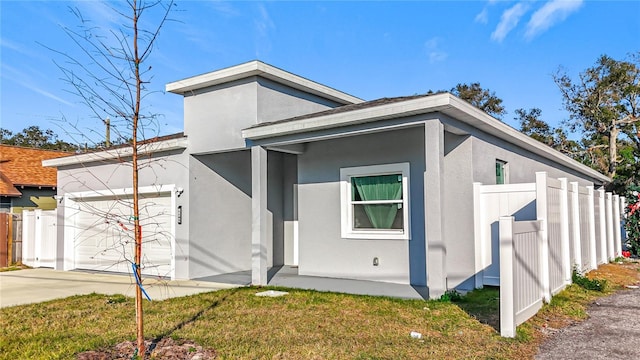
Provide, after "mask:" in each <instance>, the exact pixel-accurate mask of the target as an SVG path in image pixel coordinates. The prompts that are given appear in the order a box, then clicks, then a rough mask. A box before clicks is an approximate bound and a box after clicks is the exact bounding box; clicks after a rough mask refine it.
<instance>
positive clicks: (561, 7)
mask: <svg viewBox="0 0 640 360" xmlns="http://www.w3.org/2000/svg"><path fill="white" fill-rule="evenodd" d="M582 3H583V1H582V0H551V1H548V2H547V3H546V4H544V6H542V7H541V8H540V9H538V10H537V11H536V12H534V13H533V15H531V19H529V23H527V30H526V32H525V38H527V39H532V38H533V37H535V36H536V35H538V34H540V33H542V32H544V31H546V30H548V29H549V28H550V27H552V26H553V25H555V24H557V23H559V22H562V21H564V20H565V19H566V18H567V17H568V16H569V15H570V14H571V13H573V12H575V11H577V10H578V9H580V7H581V6H582Z"/></svg>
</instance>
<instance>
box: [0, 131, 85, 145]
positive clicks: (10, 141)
mask: <svg viewBox="0 0 640 360" xmlns="http://www.w3.org/2000/svg"><path fill="white" fill-rule="evenodd" d="M0 134H1V136H2V138H1V139H0V142H1V143H2V144H6V145H15V146H24V147H30V148H36V149H45V150H61V151H76V150H77V149H78V146H77V145H74V144H71V143H68V142H66V141H62V140H60V139H58V135H57V134H56V133H55V132H53V130H51V129H46V130H42V129H41V128H40V127H38V126H35V125H34V126H29V127H27V128H25V129H23V130H22V131H21V132H19V133H17V134H14V133H13V132H12V131H10V130H7V129H2V128H0Z"/></svg>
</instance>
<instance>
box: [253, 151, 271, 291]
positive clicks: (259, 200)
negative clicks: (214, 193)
mask: <svg viewBox="0 0 640 360" xmlns="http://www.w3.org/2000/svg"><path fill="white" fill-rule="evenodd" d="M251 219H252V220H251V284H252V285H267V150H266V149H264V148H262V147H260V146H253V147H252V148H251Z"/></svg>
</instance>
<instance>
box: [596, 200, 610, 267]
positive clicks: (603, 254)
mask: <svg viewBox="0 0 640 360" xmlns="http://www.w3.org/2000/svg"><path fill="white" fill-rule="evenodd" d="M604 198H605V195H604V189H603V188H600V189H598V204H599V208H600V218H599V219H598V221H599V223H600V226H599V228H600V261H601V262H602V263H603V264H606V263H607V259H608V256H607V215H606V213H607V209H606V207H605V201H604Z"/></svg>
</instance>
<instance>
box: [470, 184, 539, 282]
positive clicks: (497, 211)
mask: <svg viewBox="0 0 640 360" xmlns="http://www.w3.org/2000/svg"><path fill="white" fill-rule="evenodd" d="M535 198H536V193H535V184H534V183H530V184H508V185H480V184H478V183H476V184H474V207H475V210H474V216H475V244H476V272H477V273H479V274H481V275H480V276H478V277H477V278H476V279H477V280H478V281H477V282H476V286H478V287H481V286H483V285H491V286H499V285H500V238H499V226H498V223H499V220H500V217H501V216H514V217H515V218H516V219H517V220H535V219H536V210H535Z"/></svg>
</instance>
